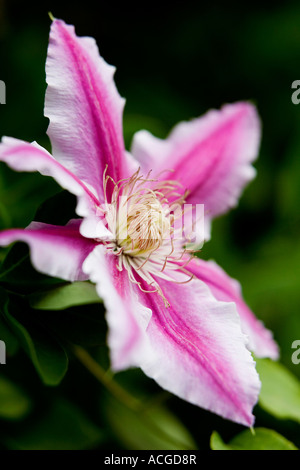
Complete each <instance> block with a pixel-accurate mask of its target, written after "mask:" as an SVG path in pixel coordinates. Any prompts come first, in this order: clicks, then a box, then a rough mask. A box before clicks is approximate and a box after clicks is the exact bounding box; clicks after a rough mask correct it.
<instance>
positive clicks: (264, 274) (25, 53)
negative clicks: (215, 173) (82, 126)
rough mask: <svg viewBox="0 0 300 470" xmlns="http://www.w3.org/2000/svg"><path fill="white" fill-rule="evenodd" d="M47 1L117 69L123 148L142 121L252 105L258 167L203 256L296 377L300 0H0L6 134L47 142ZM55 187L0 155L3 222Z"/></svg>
mask: <svg viewBox="0 0 300 470" xmlns="http://www.w3.org/2000/svg"><path fill="white" fill-rule="evenodd" d="M48 11H51V12H52V14H53V15H54V16H55V17H57V18H62V19H64V20H65V21H66V22H67V23H70V24H74V25H75V27H76V32H77V34H78V35H87V36H93V37H95V38H96V41H97V43H98V46H99V49H100V53H101V54H102V56H103V57H104V58H105V60H106V61H107V62H109V63H111V64H113V65H115V66H116V67H117V72H116V75H115V80H116V83H117V87H118V89H119V92H120V94H121V95H122V96H124V97H125V98H126V100H127V103H126V107H125V114H124V135H125V140H126V145H127V148H129V147H130V142H131V138H132V135H133V133H134V132H135V131H137V130H139V129H141V128H146V129H148V130H150V131H151V132H153V133H154V134H155V135H157V136H159V137H165V136H166V135H167V133H168V132H169V131H170V129H171V128H172V126H174V125H175V124H176V123H177V122H178V121H181V120H187V119H190V118H193V117H197V116H199V115H201V114H202V113H204V112H205V111H206V110H207V109H209V108H213V107H216V108H219V107H220V106H221V105H222V104H224V103H227V102H234V101H238V100H252V101H254V102H255V103H256V105H257V108H258V111H259V114H260V116H261V120H262V125H263V139H262V145H261V151H260V155H259V159H258V160H257V162H256V163H255V166H256V168H257V177H256V179H255V180H254V182H252V183H251V184H250V185H249V186H248V188H247V189H246V191H245V192H244V194H243V197H242V199H241V201H240V204H239V206H238V208H237V209H236V210H234V211H232V212H231V213H230V214H228V215H226V216H224V217H221V218H220V219H218V220H216V221H215V223H214V225H213V232H212V240H211V241H210V242H209V243H207V245H205V246H204V248H203V252H202V255H203V257H204V258H205V259H210V258H214V259H215V260H216V261H217V262H218V263H219V264H220V265H221V266H222V267H223V268H224V269H225V270H226V271H227V272H228V273H229V274H230V275H231V276H232V277H234V278H237V279H238V280H239V281H240V282H241V284H242V287H243V292H244V296H245V299H246V301H247V302H248V304H249V305H250V306H251V308H252V309H253V311H254V312H255V313H256V315H257V316H258V317H259V318H260V319H261V320H262V321H263V322H264V323H265V324H266V326H267V327H268V328H270V329H271V330H273V332H274V336H275V338H276V340H277V341H278V343H279V345H280V349H281V362H282V363H284V364H285V365H286V366H287V367H288V368H289V369H290V370H291V371H292V372H293V373H294V374H295V375H297V376H298V377H299V378H300V365H295V364H293V363H292V361H291V354H292V352H293V350H292V349H291V344H292V342H293V341H294V340H295V339H300V282H299V277H300V276H299V275H300V244H299V234H300V215H299V202H300V184H299V183H300V158H299V157H300V105H298V106H297V105H294V104H293V103H292V101H291V95H292V92H293V90H292V88H291V84H292V82H293V81H294V80H297V79H300V4H299V2H297V1H291V0H290V1H286V2H284V3H283V2H279V1H274V2H271V3H270V2H266V1H261V2H260V3H259V4H255V3H252V2H250V3H249V2H248V3H247V6H245V4H242V3H241V2H238V1H236V2H234V1H231V2H230V1H229V2H220V1H219V2H200V1H198V2H189V1H182V2H181V1H173V2H172V3H164V2H145V3H143V2H140V3H133V2H122V3H120V4H116V3H115V2H101V1H99V2H95V1H93V2H91V1H89V0H85V1H81V2H78V1H73V2H70V3H69V4H68V2H64V3H62V2H55V1H49V2H47V1H45V2H39V3H34V4H33V3H31V2H18V1H14V0H10V1H5V0H0V79H1V80H4V82H5V83H6V104H5V105H0V135H9V136H14V137H18V138H21V139H24V140H27V141H33V140H37V141H38V142H39V143H40V144H41V145H43V146H45V147H47V148H49V149H50V147H49V142H48V139H47V136H46V133H45V132H46V129H47V119H45V118H44V117H43V101H44V92H45V87H46V84H45V68H44V66H45V59H46V51H47V43H48V34H49V27H50V19H49V16H48ZM74 125H76V123H74ZM57 191H58V187H57V186H56V184H55V183H54V182H52V181H50V180H48V179H47V178H43V177H40V176H39V175H36V174H21V175H19V174H15V173H14V172H13V171H10V170H9V169H7V168H6V166H5V165H4V164H0V229H3V228H8V227H13V226H25V225H26V224H27V223H29V222H30V221H31V219H32V217H33V216H34V214H35V211H36V209H37V207H38V206H39V205H40V204H41V202H42V201H44V200H45V199H46V198H47V197H49V196H50V195H53V194H55V193H56V192H57Z"/></svg>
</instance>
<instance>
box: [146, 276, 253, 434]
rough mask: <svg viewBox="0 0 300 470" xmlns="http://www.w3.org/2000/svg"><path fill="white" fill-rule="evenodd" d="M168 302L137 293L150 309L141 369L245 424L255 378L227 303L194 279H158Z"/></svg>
mask: <svg viewBox="0 0 300 470" xmlns="http://www.w3.org/2000/svg"><path fill="white" fill-rule="evenodd" d="M160 287H161V288H162V291H163V293H164V295H165V297H166V298H167V300H168V301H169V303H170V307H169V308H166V307H165V304H164V301H163V299H162V298H161V297H160V296H159V295H156V294H155V295H153V294H146V293H145V294H142V293H141V292H140V293H139V295H140V297H143V302H144V305H146V306H147V307H148V308H149V309H150V310H151V311H152V317H151V320H150V322H149V325H148V328H147V337H148V340H149V343H150V349H149V354H148V355H147V357H146V358H145V359H143V360H141V362H140V366H141V367H142V369H143V370H144V372H145V373H146V374H147V375H148V376H150V377H152V378H153V379H154V380H156V381H157V382H158V384H159V385H160V386H161V387H163V388H164V389H166V390H168V391H170V392H172V393H174V394H176V395H178V396H179V397H181V398H183V399H185V400H187V401H189V402H191V403H193V404H195V405H198V406H200V407H202V408H205V409H207V410H210V411H212V412H214V413H217V414H219V415H221V416H222V417H224V418H227V419H230V420H233V421H235V422H237V423H240V424H243V425H246V426H251V425H252V424H253V422H254V417H253V415H252V409H253V407H254V405H255V404H256V402H257V399H258V394H259V390H260V381H259V378H258V374H257V372H256V370H255V363H254V361H253V359H252V357H251V354H250V352H249V351H248V350H247V348H246V338H245V336H244V335H243V334H242V332H241V328H240V321H239V317H238V314H237V312H236V308H235V305H234V304H233V303H224V302H219V301H217V300H216V299H215V298H214V297H213V296H212V294H211V293H210V291H209V289H208V287H207V286H206V285H205V284H204V283H203V282H201V281H199V280H193V281H191V282H189V283H188V284H181V285H178V284H173V283H171V282H168V281H163V280H160Z"/></svg>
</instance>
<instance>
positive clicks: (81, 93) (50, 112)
mask: <svg viewBox="0 0 300 470" xmlns="http://www.w3.org/2000/svg"><path fill="white" fill-rule="evenodd" d="M114 72H115V68H114V67H112V66H110V65H108V64H107V63H106V62H105V61H104V60H103V59H102V57H101V56H100V55H99V51H98V48H97V45H96V43H95V40H94V39H93V38H90V37H77V36H76V34H75V31H74V27H73V26H70V25H66V24H65V23H64V22H63V21H62V20H56V19H55V20H54V21H53V22H52V25H51V32H50V42H49V48H48V57H47V62H46V76H47V83H48V87H47V91H46V101H45V115H46V116H47V117H48V118H49V120H50V124H49V128H48V135H49V137H50V140H51V143H52V152H53V155H54V156H55V158H56V159H57V160H58V161H60V162H61V163H62V164H63V165H64V166H66V167H67V168H68V169H69V170H70V171H72V172H73V173H74V174H76V176H77V177H78V178H79V179H81V180H82V181H84V182H85V183H87V184H89V185H90V186H92V187H93V188H94V189H95V191H96V192H97V195H98V196H99V198H100V199H101V202H103V198H102V197H103V187H102V181H103V172H104V170H105V168H106V165H107V167H108V169H107V173H108V174H109V175H110V176H111V177H112V178H114V179H115V180H119V179H121V178H122V177H123V176H124V173H125V172H126V169H125V166H126V163H125V161H126V158H125V150H124V142H123V133H122V132H123V131H122V114H123V107H124V99H122V98H121V97H120V96H119V94H118V92H117V89H116V87H115V84H114V80H113V75H114Z"/></svg>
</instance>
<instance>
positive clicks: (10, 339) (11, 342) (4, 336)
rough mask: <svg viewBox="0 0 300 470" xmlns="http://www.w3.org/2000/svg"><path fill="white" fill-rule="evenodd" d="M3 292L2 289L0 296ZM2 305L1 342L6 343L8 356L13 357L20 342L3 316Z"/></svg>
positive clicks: (0, 319)
mask: <svg viewBox="0 0 300 470" xmlns="http://www.w3.org/2000/svg"><path fill="white" fill-rule="evenodd" d="M1 292H2V290H1V289H0V295H1ZM1 310H2V309H1V305H0V340H2V341H4V343H5V346H6V354H7V355H8V356H13V355H14V354H16V352H17V351H18V349H19V341H18V339H17V337H16V336H15V335H14V333H13V332H12V331H11V330H10V329H9V327H8V325H7V323H6V321H5V318H4V316H2V315H1Z"/></svg>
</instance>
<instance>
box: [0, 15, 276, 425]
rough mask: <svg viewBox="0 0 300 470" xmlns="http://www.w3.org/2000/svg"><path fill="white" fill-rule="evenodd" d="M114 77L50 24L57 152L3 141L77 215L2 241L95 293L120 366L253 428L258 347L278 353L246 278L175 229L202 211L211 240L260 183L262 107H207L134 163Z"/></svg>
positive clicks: (143, 134)
mask: <svg viewBox="0 0 300 470" xmlns="http://www.w3.org/2000/svg"><path fill="white" fill-rule="evenodd" d="M114 71H115V69H114V67H112V66H110V65H108V64H107V63H106V62H105V61H104V60H103V59H102V58H101V56H100V55H99V52H98V49H97V46H96V44H95V41H94V40H93V39H92V38H89V37H77V36H76V34H75V32H74V28H73V27H72V26H69V25H66V24H65V23H64V22H63V21H61V20H56V19H54V20H53V22H52V25H51V33H50V42H49V49H48V56H47V62H46V75H47V84H48V86H47V91H46V100H45V115H46V116H47V117H48V118H49V121H50V124H49V128H48V135H49V138H50V140H51V144H52V153H53V156H52V155H51V154H50V153H48V152H47V151H46V150H45V149H43V148H42V147H40V146H39V145H38V144H37V143H27V142H24V141H21V140H17V139H14V138H10V137H4V138H3V140H2V143H1V145H0V160H1V161H3V162H6V163H7V164H8V165H9V166H10V167H11V168H13V169H14V170H16V171H38V172H40V173H41V174H43V175H47V176H51V177H53V178H54V179H55V180H56V181H57V182H58V183H59V184H60V185H61V186H62V188H64V189H67V190H68V191H70V192H71V193H72V194H74V195H76V196H77V199H78V204H77V208H76V213H77V215H78V218H77V219H76V220H71V221H70V222H69V223H68V224H67V225H66V226H54V225H48V224H44V223H39V222H33V223H32V224H30V225H29V226H28V227H27V228H26V229H11V230H6V231H3V232H1V233H0V245H2V246H6V245H9V244H11V243H12V242H14V241H17V240H20V241H23V242H26V243H27V244H28V245H29V247H30V253H31V260H32V263H33V265H34V267H35V268H36V269H37V270H38V271H40V272H42V273H46V274H48V275H50V276H56V277H59V278H62V279H65V280H68V281H75V280H90V281H92V282H94V283H95V284H96V287H97V291H98V293H99V296H100V297H101V298H102V299H103V301H104V303H105V306H106V311H107V322H108V326H109V334H108V344H109V347H110V354H111V365H112V369H113V370H115V371H120V370H122V369H125V368H128V367H140V368H141V369H142V370H143V371H144V372H145V374H147V375H148V376H149V377H151V378H153V379H154V380H155V381H156V382H157V383H158V384H159V385H160V386H161V387H163V388H164V389H166V390H169V391H170V392H172V393H174V394H176V395H177V396H179V397H181V398H182V399H185V400H187V401H189V402H190V403H192V404H195V405H198V406H200V407H203V408H205V409H207V410H210V411H212V412H214V413H217V414H219V415H221V416H222V417H224V418H227V419H230V420H233V421H235V422H237V423H241V424H243V425H246V426H251V425H252V424H253V421H254V417H253V414H252V410H253V407H254V405H255V404H256V402H257V399H258V394H259V390H260V381H259V377H258V374H257V372H256V369H255V362H254V360H253V358H252V355H251V352H250V351H253V352H254V353H255V354H256V355H257V356H259V357H263V356H269V357H271V358H273V359H275V358H276V357H277V355H278V350H277V345H276V344H275V342H274V341H273V338H272V334H271V333H270V332H269V331H268V330H267V329H266V328H265V327H264V325H263V324H262V323H261V322H260V321H258V320H257V319H256V318H255V316H254V314H253V313H252V312H251V311H250V309H249V308H248V306H247V305H246V304H245V302H244V300H243V298H242V294H241V290H240V286H239V284H238V282H237V281H235V280H233V279H231V278H230V277H229V276H228V275H227V274H226V273H225V272H224V271H223V270H222V269H221V268H220V267H219V266H217V265H216V264H215V263H214V262H206V261H203V260H201V259H199V258H197V257H195V256H193V254H194V251H193V250H194V248H193V245H192V244H191V239H190V237H189V234H185V235H183V234H182V233H181V234H180V235H179V228H180V227H179V225H180V224H179V221H180V219H185V220H186V223H187V224H190V227H192V226H194V225H193V224H194V222H193V223H192V224H191V219H192V218H193V214H194V209H195V207H196V205H197V204H202V205H204V218H205V227H204V237H205V238H206V239H208V238H209V236H210V235H209V233H210V221H211V220H212V219H213V218H214V217H216V216H219V215H220V214H223V213H225V212H226V211H227V210H229V209H230V208H232V207H233V206H235V205H236V203H237V200H238V198H239V196H240V194H241V192H242V190H243V188H244V187H245V185H246V184H247V183H248V182H249V181H250V180H251V179H252V178H253V177H254V175H255V171H254V169H253V167H252V166H251V163H252V162H253V160H254V159H255V158H256V156H257V154H258V149H259V142H260V123H259V118H258V115H257V112H256V109H255V107H254V106H253V105H251V104H250V103H247V102H238V103H235V104H231V105H226V106H224V107H223V108H222V109H221V110H219V111H217V110H211V111H209V112H208V113H207V114H206V115H204V116H203V117H201V118H198V119H194V120H192V121H190V122H183V123H180V124H178V125H177V126H176V127H175V129H174V130H173V131H172V132H171V134H170V135H169V137H168V138H167V139H166V140H161V139H158V138H156V137H154V136H152V135H151V134H150V133H149V132H147V131H140V132H137V134H136V135H135V136H134V139H133V144H132V148H131V152H130V153H129V152H127V151H126V150H125V147H124V141H123V134H122V113H123V107H124V100H123V99H122V98H121V97H120V96H119V94H118V92H117V89H116V87H115V84H114V80H113V75H114ZM187 205H188V206H189V207H192V210H189V211H187V210H186V206H187ZM184 228H185V227H184ZM200 238H201V237H200ZM192 241H193V240H192ZM196 241H197V242H198V243H199V239H198V240H197V237H196Z"/></svg>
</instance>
